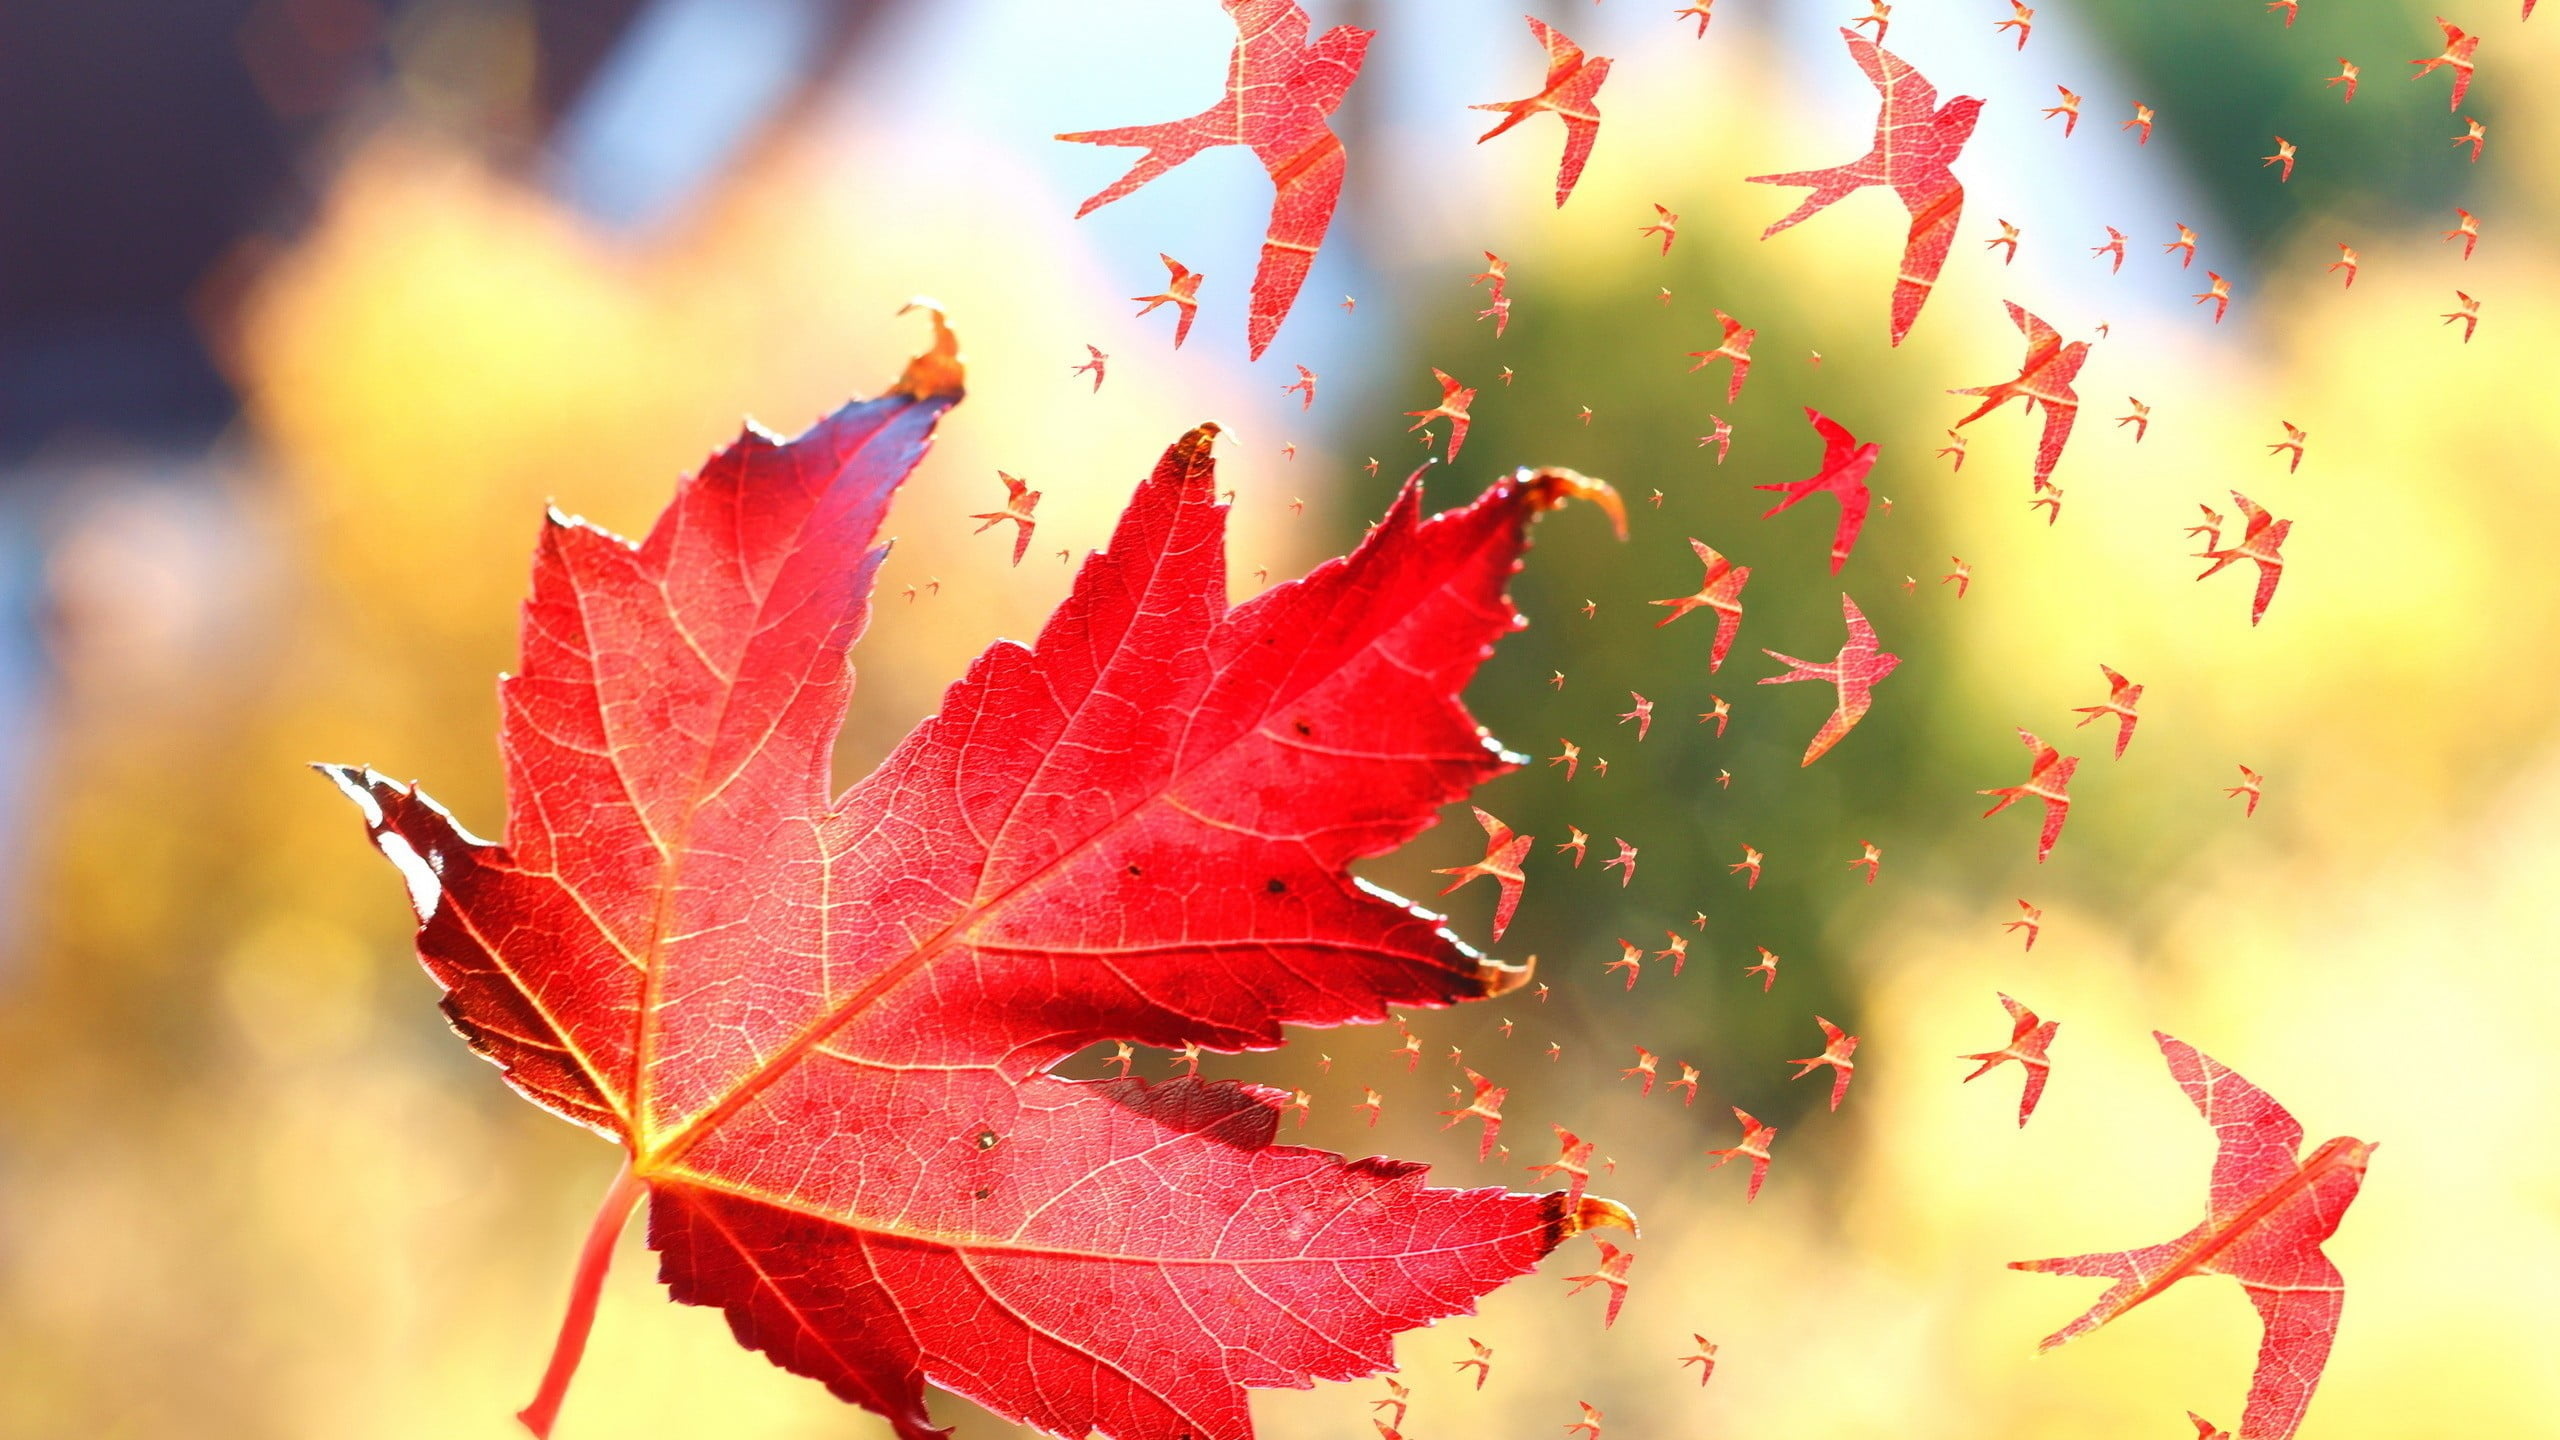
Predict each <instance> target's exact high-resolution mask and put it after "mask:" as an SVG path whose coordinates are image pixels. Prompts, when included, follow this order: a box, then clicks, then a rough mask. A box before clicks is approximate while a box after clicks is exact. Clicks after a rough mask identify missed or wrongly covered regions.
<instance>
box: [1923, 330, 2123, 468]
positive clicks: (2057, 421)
mask: <svg viewBox="0 0 2560 1440" xmlns="http://www.w3.org/2000/svg"><path fill="white" fill-rule="evenodd" d="M2002 303H2003V304H2006V305H2007V306H2008V307H2009V323H2010V324H2012V325H2015V326H2016V327H2018V333H2019V334H2021V335H2024V336H2026V337H2027V358H2026V359H2025V360H2023V361H2020V362H2019V364H2018V378H2017V379H2015V380H2003V381H2001V382H2000V383H1999V384H1997V385H1974V386H1969V387H1967V388H1965V389H1962V390H1950V391H1948V392H1947V393H1948V394H1950V395H1979V396H1982V397H1983V400H1982V403H1981V404H1980V405H1977V406H1975V407H1974V411H1973V413H1972V414H1970V415H1967V416H1966V417H1964V418H1963V419H1961V420H1959V421H1957V422H1956V428H1957V429H1959V430H1961V429H1963V428H1964V427H1965V426H1967V425H1970V424H1972V423H1973V422H1974V421H1976V420H1979V419H1981V418H1982V417H1983V416H1985V415H1988V414H1990V413H1991V412H1992V411H1994V410H1997V409H1999V408H2000V407H2001V406H2003V405H2006V404H2008V403H2009V402H2010V401H2012V400H2023V401H2025V402H2026V405H2027V408H2028V409H2029V410H2033V409H2035V408H2036V407H2037V406H2038V405H2042V406H2043V407H2044V435H2043V438H2041V439H2039V440H2038V441H2037V442H2036V471H2035V488H2036V490H2037V491H2038V492H2039V493H2041V492H2043V491H2046V490H2050V489H2052V488H2053V467H2054V466H2055V465H2057V464H2059V463H2061V460H2062V447H2063V446H2064V445H2066V444H2068V443H2070V440H2071V422H2073V421H2074V420H2077V419H2079V418H2080V395H2079V392H2078V391H2075V390H2073V389H2072V388H2071V382H2072V381H2073V380H2075V379H2077V378H2078V377H2079V374H2080V367H2081V365H2083V364H2084V363H2086V362H2087V361H2088V359H2089V342H2088V341H2086V340H2074V341H2072V342H2071V343H2070V344H2068V345H2065V344H2063V343H2062V334H2061V332H2060V331H2057V330H2055V329H2054V328H2053V327H2052V326H2050V325H2047V324H2046V323H2044V321H2043V320H2041V319H2039V318H2038V317H2037V316H2035V315H2034V314H2032V313H2030V312H2029V311H2028V310H2026V309H2025V308H2024V307H2022V306H2020V305H2019V304H2018V302H2017V301H2015V300H2009V301H2004V302H2002Z"/></svg>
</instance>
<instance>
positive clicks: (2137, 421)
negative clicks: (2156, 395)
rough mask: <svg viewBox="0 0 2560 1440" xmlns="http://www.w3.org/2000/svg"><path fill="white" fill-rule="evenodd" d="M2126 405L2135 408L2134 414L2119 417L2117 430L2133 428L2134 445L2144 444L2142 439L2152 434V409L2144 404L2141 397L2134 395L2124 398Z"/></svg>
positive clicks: (2117, 418)
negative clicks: (2127, 427)
mask: <svg viewBox="0 0 2560 1440" xmlns="http://www.w3.org/2000/svg"><path fill="white" fill-rule="evenodd" d="M2124 403H2126V404H2127V405H2130V406H2132V407H2133V413H2132V414H2130V415H2119V416H2117V417H2116V428H2117V429H2119V430H2121V429H2123V428H2124V427H2125V426H2127V425H2130V426H2132V427H2133V443H2134V444H2136V445H2139V444H2141V443H2142V437H2143V436H2145V435H2148V434H2150V433H2151V407H2150V406H2148V405H2145V404H2143V403H2142V401H2141V399H2140V398H2139V397H2137V396H2132V395H2127V396H2126V397H2124Z"/></svg>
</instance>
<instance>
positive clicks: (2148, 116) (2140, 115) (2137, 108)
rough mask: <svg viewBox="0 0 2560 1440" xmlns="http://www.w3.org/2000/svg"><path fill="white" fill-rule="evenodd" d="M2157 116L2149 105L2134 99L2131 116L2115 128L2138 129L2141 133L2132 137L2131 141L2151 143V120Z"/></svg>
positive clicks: (2137, 143)
mask: <svg viewBox="0 0 2560 1440" xmlns="http://www.w3.org/2000/svg"><path fill="white" fill-rule="evenodd" d="M2157 118H2158V117H2157V116H2156V115H2154V114H2153V113H2152V109H2151V107H2150V106H2148V105H2145V104H2143V103H2142V102H2141V101H2139V100H2136V101H2134V102H2133V118H2132V119H2130V120H2127V121H2126V122H2124V123H2123V124H2122V125H2119V126H2117V127H2116V128H2117V129H2119V130H2140V131H2141V132H2142V133H2141V134H2140V135H2137V136H2135V137H2134V141H2133V143H2134V144H2136V145H2148V144H2150V143H2151V122H2152V121H2153V120H2154V119H2157Z"/></svg>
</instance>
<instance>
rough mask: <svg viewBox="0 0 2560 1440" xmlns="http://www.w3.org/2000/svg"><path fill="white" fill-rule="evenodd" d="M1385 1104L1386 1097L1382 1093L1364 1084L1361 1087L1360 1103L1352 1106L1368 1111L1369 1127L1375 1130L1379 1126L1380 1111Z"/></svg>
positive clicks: (1355, 1108)
mask: <svg viewBox="0 0 2560 1440" xmlns="http://www.w3.org/2000/svg"><path fill="white" fill-rule="evenodd" d="M1385 1104H1386V1097H1384V1096H1382V1095H1380V1094H1379V1093H1378V1092H1377V1091H1375V1090H1372V1089H1370V1088H1369V1087H1368V1086H1366V1085H1363V1086H1361V1087H1360V1103H1359V1104H1357V1105H1354V1106H1352V1107H1351V1108H1352V1109H1354V1110H1366V1111H1368V1112H1369V1128H1370V1129H1372V1130H1375V1129H1377V1128H1378V1111H1379V1110H1380V1109H1381V1108H1382V1107H1383V1106H1384V1105H1385Z"/></svg>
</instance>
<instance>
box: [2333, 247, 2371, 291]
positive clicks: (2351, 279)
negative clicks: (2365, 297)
mask: <svg viewBox="0 0 2560 1440" xmlns="http://www.w3.org/2000/svg"><path fill="white" fill-rule="evenodd" d="M2363 265H2364V262H2363V260H2361V259H2359V258H2358V257H2357V255H2356V247H2354V246H2353V245H2350V244H2348V243H2347V242H2346V241H2344V240H2341V241H2339V242H2338V258H2337V259H2335V260H2332V261H2330V262H2329V270H2330V271H2331V272H2332V273H2334V272H2336V271H2340V270H2344V271H2346V272H2347V283H2345V284H2344V285H2341V286H2339V287H2338V288H2339V289H2341V290H2353V289H2354V288H2356V271H2357V270H2359V269H2361V268H2363Z"/></svg>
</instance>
